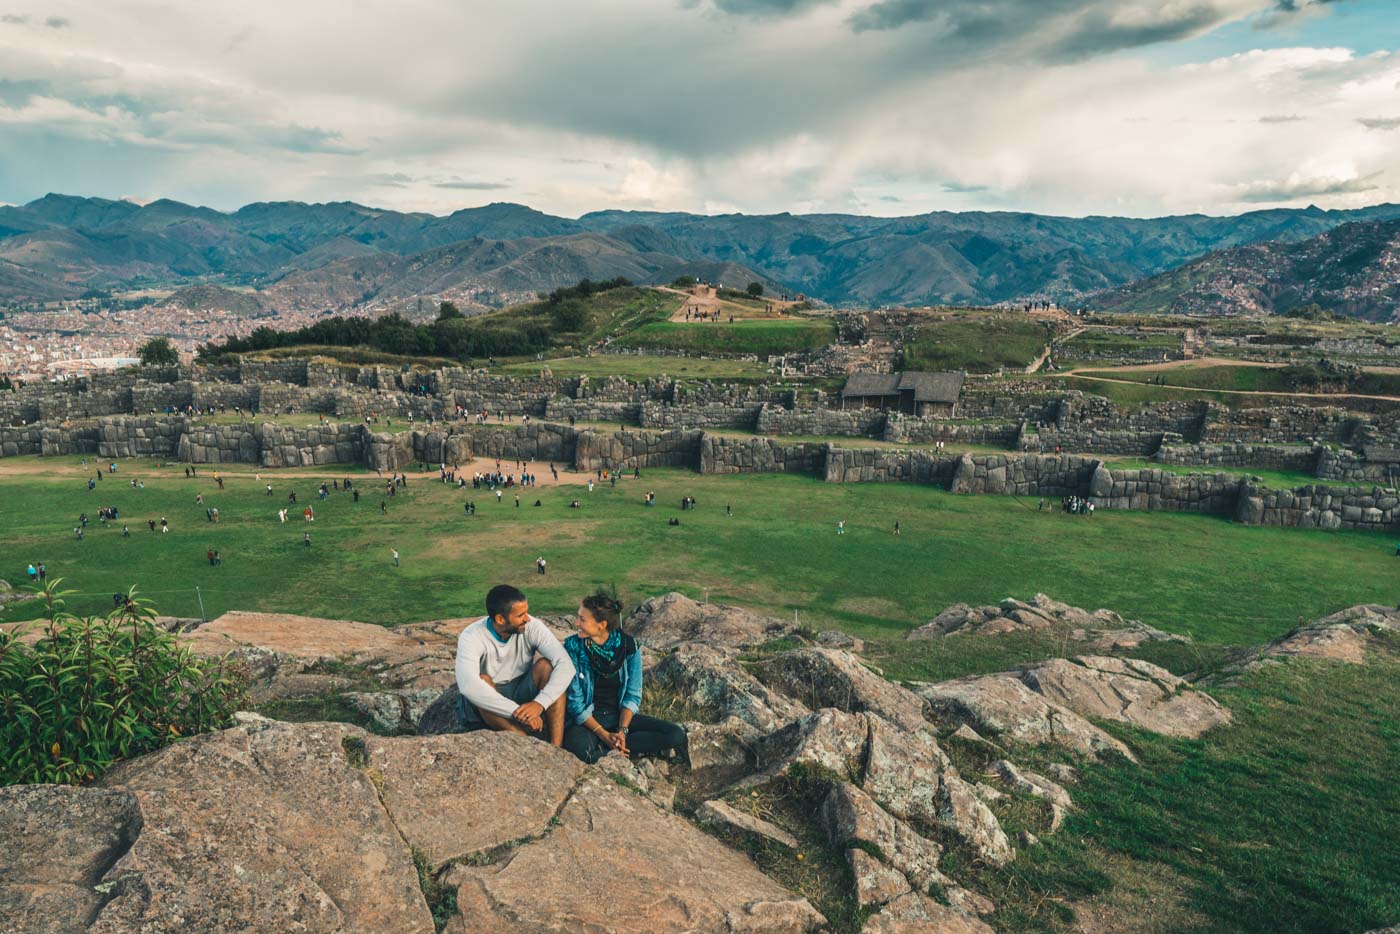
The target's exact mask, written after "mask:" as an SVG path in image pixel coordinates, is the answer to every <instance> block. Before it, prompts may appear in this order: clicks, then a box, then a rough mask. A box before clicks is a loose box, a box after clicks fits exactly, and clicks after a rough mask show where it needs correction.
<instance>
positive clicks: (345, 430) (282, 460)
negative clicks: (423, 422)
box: [221, 423, 366, 467]
mask: <svg viewBox="0 0 1400 934" xmlns="http://www.w3.org/2000/svg"><path fill="white" fill-rule="evenodd" d="M221 427H225V428H232V429H235V430H238V429H241V427H242V426H238V425H228V426H221ZM365 434H366V432H365V429H364V426H362V425H358V424H354V423H349V424H329V425H307V426H304V427H291V426H287V425H273V424H267V423H264V424H262V425H259V426H258V428H257V436H258V438H259V439H260V441H261V450H260V451H259V456H260V458H261V460H262V465H263V466H264V467H312V466H316V467H320V466H323V465H326V464H356V463H364V462H365ZM239 437H240V439H241V435H240V436H239ZM240 443H241V440H240Z"/></svg>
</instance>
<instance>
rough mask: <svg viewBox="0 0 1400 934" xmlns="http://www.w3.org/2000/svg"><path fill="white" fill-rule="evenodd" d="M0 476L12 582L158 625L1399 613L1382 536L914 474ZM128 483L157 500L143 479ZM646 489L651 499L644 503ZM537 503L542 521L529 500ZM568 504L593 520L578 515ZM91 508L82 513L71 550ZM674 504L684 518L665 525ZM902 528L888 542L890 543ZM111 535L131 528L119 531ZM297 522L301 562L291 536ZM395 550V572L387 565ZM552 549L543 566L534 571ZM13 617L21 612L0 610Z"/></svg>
mask: <svg viewBox="0 0 1400 934" xmlns="http://www.w3.org/2000/svg"><path fill="white" fill-rule="evenodd" d="M0 468H4V472H3V473H0V522H3V525H4V528H5V529H6V536H5V539H4V541H3V542H0V568H3V569H4V570H3V573H4V576H5V577H6V579H8V580H10V581H11V582H12V583H16V584H19V583H23V578H24V573H23V571H24V567H25V565H26V564H27V563H28V562H30V561H44V562H46V563H47V565H48V569H49V574H50V576H51V577H58V576H61V577H63V578H65V585H66V586H69V587H72V588H75V589H76V590H78V591H79V592H80V594H81V596H75V597H74V598H73V600H72V603H71V605H72V607H73V608H74V609H76V610H80V611H83V612H95V611H98V610H102V609H104V608H105V607H107V606H109V605H110V597H111V594H112V593H113V592H115V591H118V590H125V589H126V588H127V587H130V586H132V585H135V586H137V587H138V588H139V589H140V590H141V591H142V592H144V593H146V594H147V595H148V596H149V597H150V598H151V599H152V600H154V601H155V602H156V604H157V607H158V609H159V610H160V611H161V612H163V613H166V614H170V615H180V616H196V615H198V613H199V602H198V600H197V598H196V594H195V592H194V589H195V587H196V585H197V586H198V587H199V588H200V595H199V596H200V597H202V599H203V604H204V611H205V613H206V615H209V616H213V615H217V614H218V613H222V612H224V611H226V610H230V609H246V610H268V611H283V612H294V613H304V614H308V615H313V616H328V617H335V618H347V617H348V618H354V619H360V620H364V621H367V622H374V623H383V624H390V625H392V624H396V623H402V622H408V621H415V620H424V619H434V618H441V617H447V616H460V615H467V614H471V613H475V612H478V610H479V607H480V603H481V599H482V595H483V594H484V592H485V590H486V589H487V588H489V587H490V586H491V585H492V584H494V583H497V582H499V581H515V582H518V583H521V584H523V585H525V586H527V587H528V588H529V590H530V592H531V593H532V595H533V597H534V603H535V605H536V608H537V609H538V610H540V611H547V612H567V611H569V610H571V609H572V608H573V607H574V606H576V601H577V600H578V598H579V596H580V595H582V594H583V593H585V592H588V591H590V590H591V589H592V588H594V587H597V586H600V585H601V586H606V587H613V586H615V587H617V589H618V591H619V592H620V594H621V596H622V598H623V600H624V601H625V602H626V603H627V604H629V605H635V603H636V602H637V601H638V600H640V599H643V598H645V597H649V596H653V595H655V594H658V593H663V592H665V591H668V590H681V591H684V592H686V593H689V594H691V595H693V596H696V597H701V598H704V597H709V598H710V599H713V600H720V601H725V602H732V603H737V604H741V605H747V606H752V607H755V608H759V609H762V610H766V611H768V612H771V613H773V614H776V615H781V616H785V617H791V616H792V615H793V614H794V612H796V613H797V615H798V618H799V620H800V621H801V622H802V623H803V624H805V625H809V626H811V627H813V628H817V629H820V628H828V627H838V628H843V629H847V630H849V631H851V632H854V633H857V634H860V635H863V636H867V637H897V636H900V635H902V634H903V633H904V632H905V631H907V630H908V629H910V628H912V627H913V626H916V625H919V624H920V623H922V622H924V621H925V620H927V619H928V618H930V617H931V616H933V615H934V614H936V613H937V612H939V611H940V610H942V609H943V608H944V607H946V606H948V605H949V604H951V603H955V602H958V601H966V602H969V603H987V602H994V601H996V600H1000V599H1001V598H1002V597H1005V596H1017V597H1022V598H1025V597H1029V596H1031V595H1032V594H1034V593H1035V592H1036V591H1043V592H1045V593H1048V594H1051V595H1052V596H1055V597H1056V598H1058V599H1062V600H1065V601H1067V602H1069V603H1072V604H1075V605H1080V606H1086V607H1090V608H1095V607H1101V606H1103V607H1109V608H1112V609H1116V610H1118V611H1119V612H1121V613H1123V614H1124V615H1126V616H1129V617H1134V618H1139V619H1142V620H1144V621H1146V622H1148V623H1151V624H1152V625H1155V626H1159V627H1161V628H1163V629H1167V630H1170V631H1173V632H1190V633H1192V634H1194V635H1195V636H1196V637H1197V638H1198V639H1199V640H1201V641H1202V642H1204V643H1220V644H1242V643H1251V642H1259V641H1263V640H1266V639H1269V638H1272V637H1274V636H1277V635H1279V634H1280V633H1282V632H1284V631H1286V630H1287V629H1289V628H1290V627H1291V626H1293V625H1294V624H1295V623H1296V622H1297V621H1298V619H1299V618H1300V617H1303V618H1312V617H1315V616H1320V615H1322V614H1324V613H1326V612H1330V611H1332V610H1335V609H1338V608H1340V607H1343V606H1348V605H1351V604H1354V603H1361V602H1380V603H1394V602H1396V601H1397V600H1400V582H1397V581H1396V579H1395V574H1394V566H1395V565H1394V562H1395V560H1396V559H1395V558H1394V557H1393V551H1394V542H1392V541H1391V540H1390V539H1389V538H1388V537H1385V536H1380V535H1374V534H1367V533H1359V532H1320V531H1303V530H1295V529H1278V528H1258V527H1244V526H1239V525H1235V524H1233V523H1230V522H1228V521H1225V520H1223V519H1218V518H1209V517H1202V516H1195V515H1185V514H1170V513H1147V512H1106V511H1105V512H1100V513H1098V514H1097V515H1095V516H1094V517H1093V518H1087V517H1072V516H1065V515H1062V514H1060V513H1058V512H1044V513H1040V512H1037V511H1036V510H1035V504H1034V503H1027V502H1024V501H1022V500H1019V499H1016V498H1013V497H1001V496H954V495H952V494H949V493H947V492H944V491H942V490H939V489H936V488H932V487H927V486H920V485H913V484H882V485H876V484H866V485H857V484H850V485H834V484H825V483H822V482H820V481H818V480H816V479H814V478H809V477H802V476H783V475H754V476H744V477H712V476H700V475H698V474H694V473H691V472H689V471H684V470H649V471H645V472H644V477H643V479H642V480H641V481H634V480H631V479H628V480H626V481H623V482H621V483H619V484H618V486H617V487H616V488H615V489H614V488H610V487H608V486H602V487H599V488H598V489H597V490H595V492H593V493H592V494H589V493H587V492H586V491H585V490H584V489H583V488H582V487H579V486H573V485H567V486H565V487H564V488H562V489H554V488H551V487H544V488H540V489H538V491H532V492H526V493H524V494H523V496H522V501H523V505H522V506H521V507H520V508H519V509H516V508H515V507H514V506H513V505H511V504H512V502H513V498H512V496H511V495H507V496H506V497H505V499H504V501H503V504H502V505H499V506H498V505H497V504H496V503H495V502H494V497H493V496H491V495H489V494H488V493H486V492H485V491H471V490H470V489H468V491H467V492H466V494H465V495H464V494H463V493H462V492H459V491H456V490H455V489H448V488H447V487H445V486H444V485H443V484H441V483H438V482H437V481H436V480H435V479H428V478H422V479H419V478H414V479H411V480H410V485H409V487H408V489H407V491H406V492H401V493H400V494H399V495H398V496H396V497H393V498H391V499H388V501H387V502H388V513H387V515H381V514H380V512H379V502H380V499H381V495H380V492H381V491H382V486H379V487H378V488H377V489H376V484H375V482H374V476H373V474H366V473H364V472H363V471H362V470H348V469H347V470H325V471H312V470H308V471H305V472H301V471H299V472H297V475H296V476H295V477H293V476H291V475H286V474H282V473H279V472H267V473H264V477H265V478H266V479H267V481H268V482H271V483H272V484H273V488H274V491H275V494H276V495H274V496H272V497H267V496H264V495H263V483H261V482H258V481H256V480H254V478H253V475H252V474H253V471H252V469H251V468H249V467H247V466H240V467H239V468H238V469H237V472H236V473H233V474H228V475H226V479H227V485H228V489H227V490H226V491H224V492H222V493H221V492H219V491H218V490H217V489H216V488H215V485H214V482H213V479H212V474H213V468H211V467H205V468H202V469H201V471H200V473H201V476H200V477H199V478H197V479H192V480H186V479H185V478H184V476H183V473H182V470H181V468H179V467H168V468H157V467H154V466H152V465H151V463H150V462H136V461H125V462H123V464H122V467H121V472H119V473H118V474H117V475H116V477H115V478H109V479H106V480H104V481H103V482H102V484H101V485H100V486H99V487H98V489H97V490H95V491H94V492H92V493H89V492H88V490H87V487H86V475H85V474H84V472H83V471H82V470H81V468H80V467H79V466H78V464H77V462H76V460H75V459H73V458H61V459H45V460H40V459H37V458H9V459H6V460H5V461H3V462H0ZM17 471H26V472H23V473H18V472H17ZM347 474H348V475H353V476H355V477H357V478H358V483H359V485H360V487H361V489H362V499H361V502H360V503H358V504H355V503H353V502H352V501H351V497H350V496H349V495H348V494H346V493H344V492H335V493H333V494H332V495H331V496H330V498H329V499H327V500H326V501H325V502H322V501H320V500H319V499H318V498H317V497H316V495H315V492H314V491H315V488H316V485H317V483H318V482H319V478H325V479H327V480H329V479H331V478H333V477H341V476H345V475H347ZM132 476H137V477H141V478H142V479H144V480H145V481H146V488H145V489H144V490H134V489H132V488H131V487H130V486H129V484H128V483H127V479H128V478H130V477H132ZM566 476H567V475H566ZM288 489H295V490H296V491H297V492H298V498H299V503H298V506H297V508H298V509H300V507H301V506H302V505H305V504H306V503H311V504H312V505H313V506H315V508H316V512H317V515H318V518H317V520H316V521H315V522H314V523H305V522H303V521H301V520H300V519H299V518H297V519H295V520H293V521H289V522H288V523H287V524H286V525H282V524H280V523H279V522H278V521H277V517H276V512H277V510H278V509H279V508H280V507H282V506H285V505H287V503H286V493H287V490H288ZM648 490H654V491H655V492H656V493H657V499H658V503H659V504H660V505H658V506H657V507H654V508H650V509H648V508H645V507H643V506H642V494H643V493H644V492H646V491H648ZM199 492H202V493H203V494H204V496H205V505H206V506H207V505H213V506H217V507H219V509H220V511H221V513H222V521H221V522H220V523H219V524H217V525H214V524H210V523H209V522H207V521H206V519H205V516H204V509H205V506H199V505H196V504H195V502H194V499H195V495H196V493H199ZM687 494H689V495H691V496H694V497H695V498H696V499H697V500H698V501H699V503H700V509H698V510H696V511H694V512H687V513H685V514H684V515H681V514H680V513H679V511H678V510H677V509H676V508H675V504H677V503H678V502H679V500H680V498H681V497H682V496H684V495H687ZM468 498H473V499H475V500H476V502H477V504H478V513H477V515H476V516H475V517H472V518H466V517H464V516H463V511H462V503H463V502H464V501H465V500H466V499H468ZM536 498H538V499H540V500H541V501H542V503H543V504H544V505H543V506H541V507H540V508H534V507H533V506H531V505H530V504H531V503H533V502H534V500H535V499H536ZM572 498H578V499H580V500H582V501H583V508H582V509H569V508H568V506H567V503H568V500H570V499H572ZM726 503H728V504H731V505H732V506H733V509H734V513H735V515H734V516H733V517H726V516H725V514H724V506H725V504H726ZM100 505H116V506H117V507H118V508H119V509H120V510H121V512H122V516H123V518H122V520H120V522H119V523H118V524H117V527H116V528H111V527H108V528H102V527H101V526H100V525H99V524H98V523H97V521H96V518H95V517H96V515H97V508H98V507H99V506H100ZM81 511H86V512H87V513H88V515H89V516H90V517H92V521H90V522H89V527H88V531H87V533H86V536H85V538H84V540H83V541H77V540H75V539H74V536H73V532H72V529H73V526H74V525H76V524H77V516H78V513H79V512H81ZM161 515H165V516H167V517H168V518H169V519H170V523H171V529H172V531H171V533H170V534H168V535H161V534H160V533H159V532H155V533H152V532H150V531H148V530H147V528H146V519H148V518H157V519H158V518H159V517H160V516H161ZM673 515H680V516H681V519H682V525H681V526H679V527H670V526H667V524H666V520H667V519H668V518H670V517H671V516H673ZM837 519H844V520H845V521H846V527H847V530H848V533H847V534H846V535H844V536H837V535H836V534H835V526H836V520H837ZM896 519H898V520H899V521H900V522H901V524H902V527H903V534H902V535H901V536H899V537H898V538H896V537H894V536H893V535H891V534H890V529H891V527H892V526H893V524H894V521H895V520H896ZM121 522H125V523H126V524H128V525H129V526H130V527H131V537H130V538H128V539H124V538H122V536H121V531H120V524H121ZM308 530H309V531H310V532H311V534H312V542H313V544H312V547H311V548H309V549H308V548H306V547H304V546H303V545H302V542H301V539H302V532H303V531H308ZM211 547H212V548H216V549H219V550H220V551H221V552H222V555H223V558H224V564H223V566H222V567H218V568H213V567H210V566H209V565H208V563H207V561H206V559H205V552H206V549H208V548H211ZM395 547H396V548H398V550H399V552H400V554H401V555H402V564H403V566H402V567H400V568H394V567H392V566H391V564H390V561H389V549H390V548H395ZM541 554H543V555H545V556H546V558H547V559H548V561H549V567H550V573H549V575H548V577H546V578H540V579H537V578H535V577H534V576H533V571H534V569H533V561H534V559H535V558H536V556H538V555H541ZM1222 569H1228V573H1225V572H1224V571H1223V570H1222ZM25 615H31V614H30V613H28V612H26V610H25V608H24V605H23V604H21V605H19V606H18V607H11V608H10V609H9V611H8V612H7V614H6V615H5V617H4V618H6V619H15V618H17V617H20V616H25Z"/></svg>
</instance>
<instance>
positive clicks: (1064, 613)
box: [905, 593, 1187, 651]
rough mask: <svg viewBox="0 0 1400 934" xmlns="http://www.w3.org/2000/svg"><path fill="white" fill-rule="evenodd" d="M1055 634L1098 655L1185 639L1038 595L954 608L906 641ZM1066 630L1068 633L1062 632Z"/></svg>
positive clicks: (956, 604)
mask: <svg viewBox="0 0 1400 934" xmlns="http://www.w3.org/2000/svg"><path fill="white" fill-rule="evenodd" d="M1049 629H1055V630H1056V631H1057V632H1064V634H1065V635H1067V636H1068V637H1069V638H1071V639H1073V640H1074V641H1076V642H1088V643H1090V644H1091V645H1092V646H1093V647H1094V648H1095V649H1097V650H1099V651H1109V650H1115V649H1130V648H1136V647H1137V646H1139V645H1141V644H1143V643H1144V642H1162V641H1170V642H1185V641H1187V639H1186V637H1185V636H1179V635H1175V634H1173V633H1167V632H1162V631H1161V630H1160V629H1154V628H1152V627H1151V626H1148V625H1147V624H1145V623H1141V622H1138V621H1137V620H1125V619H1124V618H1123V617H1121V616H1119V615H1118V614H1117V613H1115V612H1113V611H1112V610H1094V611H1093V612H1090V611H1088V610H1081V609H1080V608H1079V607H1074V606H1070V605H1069V604H1067V603H1061V602H1060V601H1058V600H1054V599H1052V598H1050V597H1047V596H1046V595H1045V594H1043V593H1038V594H1036V595H1035V597H1034V598H1033V599H1032V600H1031V602H1030V603H1022V602H1021V601H1020V600H1015V599H1012V598H1010V597H1008V598H1006V599H1005V600H1003V601H1001V603H999V604H996V605H994V606H978V607H973V606H969V605H968V604H966V603H955V604H953V605H952V606H950V607H948V608H947V609H946V610H944V611H943V612H942V613H939V614H938V615H937V616H935V617H934V618H933V619H931V620H929V621H928V622H927V623H925V624H923V625H922V626H920V627H918V628H917V629H914V630H912V631H911V632H910V633H909V634H908V635H907V636H905V638H906V639H936V638H940V637H943V636H956V635H997V634H1000V633H1007V632H1026V631H1033V630H1049ZM1066 630H1067V631H1066Z"/></svg>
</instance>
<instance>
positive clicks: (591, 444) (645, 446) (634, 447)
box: [574, 430, 705, 470]
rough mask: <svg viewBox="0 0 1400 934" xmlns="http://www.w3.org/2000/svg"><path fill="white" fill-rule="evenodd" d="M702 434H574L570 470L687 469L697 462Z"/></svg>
mask: <svg viewBox="0 0 1400 934" xmlns="http://www.w3.org/2000/svg"><path fill="white" fill-rule="evenodd" d="M704 436H705V433H704V432H703V431H698V430H691V431H665V432H661V433H659V434H656V433H652V432H641V431H616V432H612V433H611V434H603V433H602V432H596V431H582V432H579V434H578V440H577V444H576V446H575V453H574V467H575V468H576V469H578V470H597V469H599V468H600V467H601V468H603V469H605V470H614V469H619V468H622V469H627V468H632V467H690V468H695V467H697V466H698V465H699V463H700V442H701V439H702V438H703V437H704Z"/></svg>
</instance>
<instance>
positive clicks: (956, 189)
mask: <svg viewBox="0 0 1400 934" xmlns="http://www.w3.org/2000/svg"><path fill="white" fill-rule="evenodd" d="M942 190H943V191H945V192H947V193H948V194H950V195H970V194H974V193H975V192H979V191H986V190H987V186H986V185H962V184H959V183H958V182H944V183H943V188H942Z"/></svg>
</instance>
